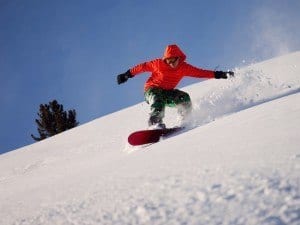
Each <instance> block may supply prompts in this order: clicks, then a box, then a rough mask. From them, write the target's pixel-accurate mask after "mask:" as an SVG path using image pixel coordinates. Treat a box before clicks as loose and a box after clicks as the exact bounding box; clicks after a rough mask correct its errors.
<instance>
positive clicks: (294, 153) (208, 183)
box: [0, 52, 300, 225]
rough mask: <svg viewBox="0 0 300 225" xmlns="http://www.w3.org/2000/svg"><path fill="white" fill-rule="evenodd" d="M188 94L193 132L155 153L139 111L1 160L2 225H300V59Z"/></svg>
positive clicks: (241, 72)
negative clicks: (139, 137) (144, 136)
mask: <svg viewBox="0 0 300 225" xmlns="http://www.w3.org/2000/svg"><path fill="white" fill-rule="evenodd" d="M185 90H186V91H188V92H189V93H190V94H191V97H192V100H193V104H194V111H193V115H192V117H191V118H190V124H189V126H190V130H189V131H187V132H185V133H182V134H180V135H177V136H175V137H172V138H169V139H166V140H164V141H162V142H160V143H157V144H155V145H151V146H148V147H147V148H133V147H130V146H128V145H127V144H126V138H127V135H128V134H129V133H130V132H132V131H134V130H137V129H142V128H144V127H145V124H146V118H147V109H148V106H147V105H146V104H145V103H141V104H138V105H135V106H133V107H130V108H128V109H124V110H122V111H119V112H116V113H113V114H111V115H108V116H105V117H102V118H99V119H97V120H95V121H92V122H90V123H87V124H85V125H82V126H80V127H77V128H75V129H73V130H70V131H68V132H65V133H62V134H60V135H57V136H55V137H53V138H50V139H47V140H45V141H43V142H39V143H36V144H34V145H30V146H26V147H24V148H21V149H17V150H16V151H13V152H10V153H6V154H3V155H1V156H0V202H1V204H0V224H3V225H4V224H5V225H6V224H232V225H236V224H276V225H277V224H293V225H294V224H295V225H296V224H300V175H299V174H300V171H299V170H300V148H299V146H300V132H299V127H300V92H299V91H300V52H296V53H293V54H289V55H286V56H282V57H279V58H275V59H271V60H268V61H265V62H262V63H259V64H255V65H251V66H249V67H246V68H241V69H236V77H235V78H233V79H229V80H208V81H204V82H201V83H198V84H195V85H192V86H189V87H187V88H185ZM166 121H167V123H168V125H169V126H172V125H176V123H177V122H176V116H175V113H172V110H168V111H167V118H166Z"/></svg>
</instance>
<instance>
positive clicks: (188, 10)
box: [0, 0, 300, 153]
mask: <svg viewBox="0 0 300 225" xmlns="http://www.w3.org/2000/svg"><path fill="white" fill-rule="evenodd" d="M299 11H300V1H299V0H285V1H284V0H257V1H256V0H253V1H240V0H228V1H222V0H219V1H217V0H203V1H199V0H186V1H182V0H172V1H169V0H164V1H161V0H154V1H142V0H128V1H124V0H104V1H103V0H102V1H99V0H84V1H83V0H81V1H79V0H72V1H71V0H69V1H68V0H63V1H62V0H51V1H50V0H43V1H40V0H27V1H23V0H0V79H1V82H0V104H1V110H0V124H1V130H0V153H4V152H7V151H9V150H13V149H16V148H18V147H21V146H24V145H28V144H31V143H34V141H33V139H32V138H31V137H30V135H31V134H35V135H38V133H37V128H36V124H35V122H34V120H35V119H36V118H37V112H38V109H39V105H40V104H45V103H48V102H49V101H52V100H53V99H56V100H58V102H59V103H61V104H63V105H64V107H65V109H66V110H68V109H75V110H76V112H77V119H78V121H79V122H80V124H84V123H86V122H89V121H91V120H93V119H96V118H98V117H100V116H103V115H106V114H109V113H111V112H115V111H118V110H120V109H122V108H125V107H128V106H131V105H133V104H136V103H138V102H141V101H143V83H144V82H145V80H146V79H147V77H148V74H143V75H141V76H139V77H136V78H135V79H131V80H129V82H127V83H126V84H124V85H121V86H118V85H117V84H116V75H118V74H119V73H122V72H125V71H126V70H128V69H129V68H130V67H132V66H134V65H136V64H137V63H141V62H143V61H147V60H150V59H153V58H157V57H161V56H162V54H163V51H164V48H165V46H166V45H168V44H173V43H176V44H178V45H179V46H180V47H181V49H182V50H183V51H184V52H185V53H186V55H187V61H188V62H189V63H191V64H193V65H195V66H198V67H202V68H206V69H212V70H214V69H215V68H218V69H220V70H221V69H222V70H227V69H234V68H236V67H240V66H243V65H248V64H250V63H253V62H258V61H261V60H263V59H267V58H271V57H274V56H277V55H281V54H285V53H288V52H292V51H297V50H300V38H299V37H300V14H299ZM191 82H199V80H195V79H194V80H192V79H189V78H188V79H185V80H184V81H183V82H182V83H181V85H180V86H179V87H181V86H184V85H187V84H190V83H191ZM145 107H147V106H146V105H145ZM124 119H126V120H128V119H132V120H133V121H134V115H133V117H132V118H124ZM146 121H147V118H145V126H146ZM116 129H117V128H116ZM99 141H101V137H99Z"/></svg>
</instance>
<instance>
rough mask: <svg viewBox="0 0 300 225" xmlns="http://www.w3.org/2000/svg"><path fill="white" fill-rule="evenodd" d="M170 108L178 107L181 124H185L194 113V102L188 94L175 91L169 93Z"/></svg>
mask: <svg viewBox="0 0 300 225" xmlns="http://www.w3.org/2000/svg"><path fill="white" fill-rule="evenodd" d="M168 96H169V98H168V106H170V107H177V109H178V114H179V116H180V120H181V123H182V124H184V123H185V122H184V121H185V120H186V119H187V118H188V116H189V115H190V113H191V111H192V102H191V98H190V96H189V94H188V93H186V92H184V91H181V90H178V89H174V90H171V91H169V95H168Z"/></svg>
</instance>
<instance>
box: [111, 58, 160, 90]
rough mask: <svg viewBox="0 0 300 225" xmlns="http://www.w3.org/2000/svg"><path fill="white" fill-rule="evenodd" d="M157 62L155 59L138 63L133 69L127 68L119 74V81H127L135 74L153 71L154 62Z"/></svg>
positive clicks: (120, 82)
mask: <svg viewBox="0 0 300 225" xmlns="http://www.w3.org/2000/svg"><path fill="white" fill-rule="evenodd" d="M154 63H155V60H153V61H149V62H144V63H141V64H138V65H136V66H134V67H132V68H131V69H129V70H127V71H126V72H125V73H121V74H119V75H118V76H117V82H118V84H122V83H125V82H126V81H127V80H128V79H129V78H132V77H134V76H135V75H137V74H139V73H143V72H151V71H153V64H154Z"/></svg>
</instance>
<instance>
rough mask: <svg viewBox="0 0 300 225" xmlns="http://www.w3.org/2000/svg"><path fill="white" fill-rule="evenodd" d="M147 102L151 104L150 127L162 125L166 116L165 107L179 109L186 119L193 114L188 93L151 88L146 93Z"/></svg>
mask: <svg viewBox="0 0 300 225" xmlns="http://www.w3.org/2000/svg"><path fill="white" fill-rule="evenodd" d="M145 100H146V102H147V103H148V104H150V110H151V112H150V119H149V125H153V124H156V123H162V119H163V117H164V116H165V107H166V106H168V107H177V108H178V113H179V114H180V115H181V116H182V117H184V116H186V115H187V114H189V113H190V112H191V109H192V103H191V98H190V96H189V94H188V93H186V92H184V91H181V90H178V89H172V90H164V89H161V88H149V89H148V90H147V91H146V92H145Z"/></svg>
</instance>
